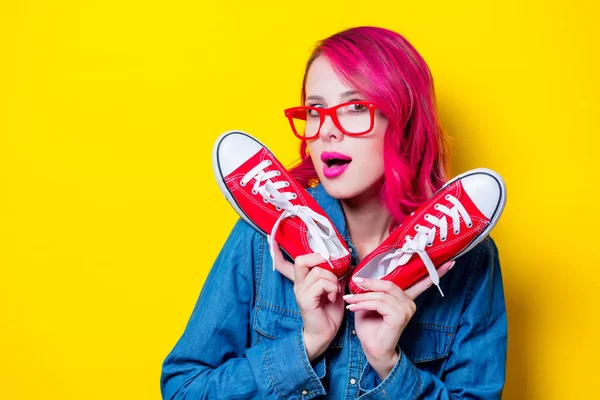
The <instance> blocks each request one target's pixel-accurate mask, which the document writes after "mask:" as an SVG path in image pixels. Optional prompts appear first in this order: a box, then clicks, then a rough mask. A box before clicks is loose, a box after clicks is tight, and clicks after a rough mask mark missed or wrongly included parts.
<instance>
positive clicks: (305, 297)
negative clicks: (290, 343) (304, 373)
mask: <svg viewBox="0 0 600 400" xmlns="http://www.w3.org/2000/svg"><path fill="white" fill-rule="evenodd" d="M273 258H274V261H275V269H276V270H277V271H279V272H280V273H281V274H283V275H284V276H286V277H287V278H288V279H290V280H292V281H293V282H294V294H295V295H296V301H297V303H298V307H299V308H300V313H301V314H302V321H303V322H304V330H303V337H304V346H305V348H306V354H307V356H308V359H309V360H311V361H312V360H314V359H315V358H317V357H318V356H320V355H321V354H322V353H323V352H325V350H326V349H327V347H328V346H329V343H331V341H332V340H333V338H334V337H335V335H336V333H337V331H338V330H339V329H340V325H341V323H342V319H343V318H344V299H343V298H342V288H343V287H344V286H343V285H342V284H341V283H340V282H338V279H337V277H336V276H335V275H334V274H333V272H331V271H327V270H325V269H323V268H320V267H315V266H316V265H318V264H320V263H322V262H324V261H325V260H323V258H322V257H321V256H320V255H319V254H316V253H312V254H307V255H304V256H299V257H296V260H295V263H294V264H292V263H289V262H287V261H286V260H285V259H284V258H283V254H282V253H281V250H280V249H279V245H278V244H277V243H274V254H273Z"/></svg>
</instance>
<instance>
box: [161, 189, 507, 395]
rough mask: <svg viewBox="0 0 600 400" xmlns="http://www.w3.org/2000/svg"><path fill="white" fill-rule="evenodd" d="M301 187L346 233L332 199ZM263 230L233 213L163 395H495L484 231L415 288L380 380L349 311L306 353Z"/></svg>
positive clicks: (494, 320)
mask: <svg viewBox="0 0 600 400" xmlns="http://www.w3.org/2000/svg"><path fill="white" fill-rule="evenodd" d="M309 193H310V194H311V195H312V196H313V197H314V198H315V199H316V200H317V202H318V203H319V204H320V205H321V206H322V207H323V209H324V210H325V212H326V213H327V214H328V215H329V217H330V218H331V220H332V221H333V222H334V224H335V225H336V227H337V228H338V229H339V231H340V232H341V234H342V236H344V238H345V240H346V241H347V242H348V245H349V247H350V249H351V250H352V252H353V264H354V265H355V264H356V263H357V260H356V257H355V254H356V251H354V248H353V247H352V244H351V243H350V240H349V234H348V230H347V227H346V223H345V220H344V215H343V212H342V209H341V206H340V203H339V201H337V200H336V199H333V198H331V197H330V196H329V195H328V194H327V193H326V192H325V190H324V189H323V187H322V186H320V185H319V186H317V187H316V188H313V189H309ZM271 263H272V260H271V257H270V255H269V251H268V247H267V241H266V238H265V237H264V236H263V235H262V234H260V233H258V232H257V231H256V230H255V229H253V228H252V227H251V226H250V225H248V224H247V223H246V222H244V221H242V220H239V221H238V222H237V223H236V225H235V226H234V228H233V230H232V232H231V234H230V236H229V238H228V239H227V241H226V243H225V245H224V246H223V248H222V250H221V252H220V253H219V255H218V257H217V259H216V261H215V263H214V265H213V267H212V270H211V272H210V274H209V276H208V278H207V280H206V282H205V283H204V286H203V288H202V291H201V293H200V297H199V299H198V301H197V303H196V306H195V307H194V310H193V312H192V315H191V317H190V320H189V321H188V324H187V326H186V328H185V330H184V332H183V334H182V336H181V338H180V339H179V340H178V342H177V343H176V344H175V346H174V348H173V350H172V351H171V352H170V353H169V354H168V356H167V357H166V359H165V360H164V363H163V366H162V376H161V391H162V396H163V398H164V399H189V400H192V399H193V400H199V399H225V398H226V399H250V398H263V399H312V398H316V399H322V398H329V399H357V398H360V399H417V398H426V399H430V398H431V399H433V398H435V399H438V398H443V399H446V398H457V399H463V398H464V399H467V398H468V399H475V398H476V399H498V398H500V397H501V393H502V389H503V386H504V379H505V366H506V346H507V321H506V309H505V303H504V292H503V287H502V277H501V272H500V264H499V261H498V251H497V249H496V246H495V244H494V242H493V240H492V239H491V238H489V237H488V238H486V239H485V240H484V241H483V242H482V243H480V244H479V245H478V246H476V247H475V248H474V249H472V250H471V251H470V252H468V253H467V254H465V255H463V256H462V257H460V258H459V259H458V260H457V262H456V265H455V266H454V268H453V269H452V271H450V273H448V274H447V275H445V276H444V277H442V279H441V286H442V289H443V291H444V293H445V297H443V298H442V297H441V296H440V295H439V293H438V291H437V289H436V288H435V287H432V288H430V289H428V290H427V291H426V292H424V293H423V294H422V295H420V296H419V297H418V298H417V299H416V300H415V303H416V305H417V312H416V313H415V315H414V316H413V317H412V319H411V321H410V322H409V324H408V326H407V327H406V329H405V330H404V332H403V334H402V336H401V338H400V341H399V346H398V349H399V353H400V357H399V359H398V362H397V364H396V365H395V367H394V369H393V370H392V372H391V373H390V375H389V376H388V377H387V378H386V379H384V380H383V381H381V380H380V379H379V377H378V376H377V374H376V373H375V371H374V370H373V369H372V368H371V367H370V366H369V364H368V363H367V360H366V358H365V355H364V353H363V351H362V348H361V344H360V341H359V339H358V336H356V334H355V331H354V317H353V313H352V312H350V311H346V314H345V317H344V321H343V323H342V326H341V328H340V330H339V332H338V334H337V336H336V337H335V339H334V340H333V342H332V343H331V344H330V346H329V348H328V349H327V350H326V352H325V353H324V354H323V355H322V356H320V357H319V358H318V359H316V360H314V361H313V362H312V363H311V362H310V361H309V360H308V358H307V356H306V351H305V348H304V344H303V339H302V319H301V316H300V311H299V309H298V305H297V303H296V299H295V296H294V292H293V283H292V282H290V281H289V280H288V279H286V278H285V277H283V276H282V275H281V274H280V273H278V272H274V271H273V270H272V264H271Z"/></svg>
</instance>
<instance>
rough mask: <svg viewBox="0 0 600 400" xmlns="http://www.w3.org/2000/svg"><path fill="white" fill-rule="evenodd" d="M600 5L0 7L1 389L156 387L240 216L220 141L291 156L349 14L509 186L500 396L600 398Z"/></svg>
mask: <svg viewBox="0 0 600 400" xmlns="http://www.w3.org/2000/svg"><path fill="white" fill-rule="evenodd" d="M492 3H493V4H492ZM598 16H599V13H598V6H596V5H595V4H594V1H592V0H589V1H583V0H571V1H566V0H565V1H545V2H544V1H517V0H510V1H504V2H500V1H497V2H484V1H481V2H477V1H459V2H449V1H427V2H398V1H379V2H368V1H367V2H364V1H363V2H356V1H325V2H298V1H292V2H278V1H273V2H270V3H265V2H246V1H228V2H222V3H220V2H206V3H204V2H202V1H189V0H179V1H170V2H164V1H160V2H158V1H139V0H135V1H125V2H123V1H115V0H108V1H66V0H59V1H46V2H44V1H8V0H5V1H3V2H2V4H1V5H0V307H1V314H0V315H1V325H0V387H1V388H2V389H1V393H2V394H1V395H0V397H2V398H3V399H37V398H43V399H65V400H70V399H86V400H88V399H89V400H91V399H102V400H105V399H159V398H160V392H159V376H160V368H161V363H162V360H163V359H164V357H165V356H166V355H167V353H168V352H169V350H170V349H171V348H172V346H173V345H174V343H175V341H176V340H177V339H178V338H179V335H180V334H181V332H182V331H183V328H184V326H185V324H186V322H187V319H188V317H189V315H190V312H191V310H192V308H193V305H194V303H195V301H196V298H197V296H198V293H199V291H200V288H201V286H202V283H203V281H204V279H205V277H206V274H207V273H208V271H209V269H210V267H211V264H212V261H213V260H214V258H215V256H216V254H217V252H218V251H219V249H220V246H221V245H222V243H223V241H224V240H225V238H226V236H227V234H228V232H229V230H230V229H231V227H232V224H233V222H234V221H235V220H236V218H237V216H236V214H235V213H234V211H233V210H232V209H231V208H230V206H229V205H228V203H227V202H226V201H225V200H224V198H223V197H222V196H221V194H220V192H219V190H218V188H217V185H216V183H215V180H214V178H213V175H212V169H211V161H210V151H211V147H212V144H213V142H214V140H215V138H216V137H217V136H218V135H219V134H220V133H221V132H223V131H225V130H229V129H243V130H245V131H247V132H250V133H252V134H254V135H255V136H256V137H258V138H259V139H260V140H262V141H263V142H265V143H266V144H267V145H268V146H269V147H270V148H271V149H272V150H273V151H274V153H275V154H276V155H278V156H279V158H280V159H281V160H282V161H283V162H284V164H287V165H289V164H291V163H292V162H293V161H295V160H296V151H297V150H296V148H297V144H296V141H295V139H294V137H293V136H292V134H291V131H290V130H289V128H288V126H287V122H286V120H285V119H284V117H283V111H282V110H283V108H285V107H289V106H293V105H297V103H298V99H299V88H300V80H301V77H302V72H303V68H304V64H305V61H306V59H307V57H308V55H309V52H310V50H311V49H312V47H313V44H314V43H315V42H316V41H317V40H318V39H321V38H324V37H326V36H328V35H330V34H333V33H335V32H337V31H339V30H341V29H344V28H348V27H351V26H356V25H379V26H383V27H387V28H390V29H394V30H397V31H399V32H400V33H402V34H404V35H405V36H406V37H407V38H408V39H409V40H410V41H411V42H412V43H413V44H414V45H415V46H416V48H417V49H418V50H419V51H420V52H421V54H422V55H423V57H424V58H425V59H426V61H427V62H428V64H429V66H430V67H431V70H432V72H433V74H434V77H435V82H436V88H437V93H438V103H439V107H440V113H441V117H442V120H443V123H444V125H445V126H446V128H447V130H448V133H449V134H450V135H451V137H452V152H453V153H452V172H453V173H460V172H463V171H465V170H467V169H470V168H475V167H480V166H485V167H489V168H493V169H495V170H497V171H498V172H500V173H501V174H502V175H503V176H504V178H505V180H506V183H507V185H508V191H509V193H508V205H507V208H506V210H505V213H504V215H503V217H502V219H501V220H500V223H499V224H498V226H497V227H496V229H495V231H494V232H493V235H492V236H493V237H494V238H495V240H496V241H497V244H498V247H499V249H500V256H501V261H502V266H503V273H504V282H505V292H506V299H507V306H508V318H509V362H508V375H507V383H506V390H505V398H509V399H566V398H584V397H587V396H593V395H594V394H595V395H597V383H598V376H599V375H598V366H597V364H598V357H599V356H600V351H599V347H600V346H599V345H598V339H597V337H598V331H597V327H598V322H597V318H598V315H599V311H598V310H599V308H600V299H599V297H598V292H599V291H600V285H599V284H598V278H597V271H598V264H599V263H598V260H597V251H596V248H597V241H598V232H599V230H598V224H599V222H600V220H599V218H598V206H597V197H595V196H596V193H597V183H598V182H597V181H598V179H597V176H598V170H599V169H598V167H597V162H596V161H595V159H596V158H597V152H598V150H597V149H598V144H599V140H598V135H599V134H600V132H599V128H600V126H599V123H598V119H599V117H598V108H599V106H600V102H599V101H598V94H599V92H600V87H599V86H600V85H599V81H600V80H599V79H598V77H597V74H598V71H600V63H599V61H598V39H599V37H598V36H599V33H600V32H599V28H598V23H597V19H598Z"/></svg>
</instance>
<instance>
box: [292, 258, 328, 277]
mask: <svg viewBox="0 0 600 400" xmlns="http://www.w3.org/2000/svg"><path fill="white" fill-rule="evenodd" d="M322 262H325V260H324V259H323V257H321V256H320V255H319V254H317V253H311V254H306V255H303V256H298V257H296V259H295V260H294V277H295V278H296V283H300V284H303V283H304V280H305V279H306V276H307V275H308V273H309V272H310V268H311V267H314V266H315V265H319V264H321V263H322Z"/></svg>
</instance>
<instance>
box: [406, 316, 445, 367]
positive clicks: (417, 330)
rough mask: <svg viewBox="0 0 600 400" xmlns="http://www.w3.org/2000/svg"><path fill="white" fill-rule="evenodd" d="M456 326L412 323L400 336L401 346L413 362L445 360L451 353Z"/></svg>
mask: <svg viewBox="0 0 600 400" xmlns="http://www.w3.org/2000/svg"><path fill="white" fill-rule="evenodd" d="M455 333H456V327H447V326H439V325H433V324H422V323H410V324H409V325H408V326H407V327H406V328H405V329H404V332H402V336H401V337H400V342H399V344H400V348H401V349H402V351H404V354H406V356H407V357H408V358H409V359H410V360H411V361H412V362H413V363H427V362H431V361H436V360H440V361H441V360H443V359H445V358H446V357H448V355H449V354H450V345H451V344H452V341H453V339H454V335H455Z"/></svg>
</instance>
